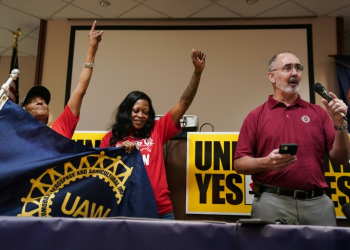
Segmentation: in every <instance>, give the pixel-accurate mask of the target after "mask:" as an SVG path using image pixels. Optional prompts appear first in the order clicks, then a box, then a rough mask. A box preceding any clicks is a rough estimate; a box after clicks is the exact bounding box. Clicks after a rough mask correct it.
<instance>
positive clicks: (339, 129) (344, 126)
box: [333, 121, 348, 131]
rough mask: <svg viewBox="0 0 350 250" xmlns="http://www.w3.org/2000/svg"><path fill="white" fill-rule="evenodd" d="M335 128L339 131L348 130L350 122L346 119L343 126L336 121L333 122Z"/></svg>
mask: <svg viewBox="0 0 350 250" xmlns="http://www.w3.org/2000/svg"><path fill="white" fill-rule="evenodd" d="M333 126H334V129H335V130H337V131H342V130H347V129H348V123H347V122H346V121H345V122H344V123H343V125H342V126H338V125H336V124H335V123H334V124H333Z"/></svg>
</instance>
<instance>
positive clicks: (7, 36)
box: [0, 28, 14, 48]
mask: <svg viewBox="0 0 350 250" xmlns="http://www.w3.org/2000/svg"><path fill="white" fill-rule="evenodd" d="M0 37H1V39H0V46H1V47H5V48H10V47H11V46H12V45H13V38H14V37H13V34H12V33H11V31H9V30H7V29H2V28H0Z"/></svg>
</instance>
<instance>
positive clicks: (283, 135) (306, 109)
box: [234, 96, 335, 190]
mask: <svg viewBox="0 0 350 250" xmlns="http://www.w3.org/2000/svg"><path fill="white" fill-rule="evenodd" d="M334 136H335V132H334V128H333V122H332V120H331V119H330V117H329V115H328V113H327V111H326V110H324V109H323V108H322V107H320V106H318V105H315V104H312V103H309V102H306V101H304V100H302V99H301V98H300V96H298V98H297V99H296V100H295V101H294V102H293V103H292V104H291V105H289V106H288V107H287V106H286V105H285V104H284V103H282V102H278V101H277V100H275V99H274V98H273V97H272V96H269V99H268V101H267V102H265V103H264V104H263V105H261V106H260V107H258V108H256V109H254V110H253V111H252V112H250V113H249V114H248V116H247V117H246V119H245V120H244V122H243V125H242V128H241V131H240V133H239V138H238V142H237V147H236V151H235V157H234V158H235V159H237V158H240V157H243V156H250V157H256V158H259V157H265V156H267V155H269V154H270V153H271V151H272V150H274V149H278V148H279V145H280V144H282V143H297V144H298V152H297V161H296V162H294V163H293V164H291V165H289V166H287V167H286V168H284V169H283V170H281V171H274V170H265V171H262V172H259V173H257V174H254V175H252V179H253V180H258V181H260V182H261V183H264V184H270V185H274V186H278V187H284V188H290V189H302V190H312V189H320V188H327V187H328V185H327V182H326V179H325V175H324V174H325V170H324V166H323V159H324V154H325V153H328V152H329V151H330V150H331V149H332V147H333V142H334Z"/></svg>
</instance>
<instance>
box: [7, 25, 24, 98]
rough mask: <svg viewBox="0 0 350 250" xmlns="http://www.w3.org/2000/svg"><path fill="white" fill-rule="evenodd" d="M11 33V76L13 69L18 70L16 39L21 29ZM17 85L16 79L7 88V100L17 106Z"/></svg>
mask: <svg viewBox="0 0 350 250" xmlns="http://www.w3.org/2000/svg"><path fill="white" fill-rule="evenodd" d="M12 33H13V35H14V43H13V46H12V57H11V66H10V74H11V71H12V70H13V69H18V44H17V41H18V37H19V36H20V35H21V29H17V33H15V32H14V31H12ZM18 84H19V79H18V78H17V79H16V80H14V81H13V82H11V84H10V87H9V93H8V97H9V99H10V100H11V101H13V102H14V103H17V104H18V102H19V95H18V92H19V88H18Z"/></svg>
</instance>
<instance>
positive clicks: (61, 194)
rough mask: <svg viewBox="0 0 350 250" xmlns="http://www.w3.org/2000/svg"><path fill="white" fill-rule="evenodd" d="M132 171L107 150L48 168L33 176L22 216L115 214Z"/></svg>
mask: <svg viewBox="0 0 350 250" xmlns="http://www.w3.org/2000/svg"><path fill="white" fill-rule="evenodd" d="M132 171H133V167H128V166H127V165H126V164H124V162H123V161H122V160H121V157H120V156H118V157H116V158H111V157H108V156H105V155H104V152H103V151H102V152H101V154H90V155H88V156H85V157H82V158H79V159H78V160H75V161H70V162H66V163H64V164H62V165H59V166H57V167H54V168H50V169H47V170H46V171H45V172H44V173H42V174H41V175H40V176H39V177H38V178H37V179H31V180H30V182H31V183H32V187H31V190H30V192H29V194H28V196H27V197H23V198H22V199H21V201H22V202H23V203H24V205H23V208H22V212H21V213H20V214H18V216H38V217H53V216H55V217H57V216H59V217H67V216H69V217H85V218H86V217H107V216H109V215H110V216H113V211H114V210H115V208H116V206H117V205H118V204H120V202H121V201H122V199H123V195H124V191H125V182H126V181H127V180H128V178H129V177H130V175H131V173H132ZM111 211H112V212H111Z"/></svg>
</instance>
